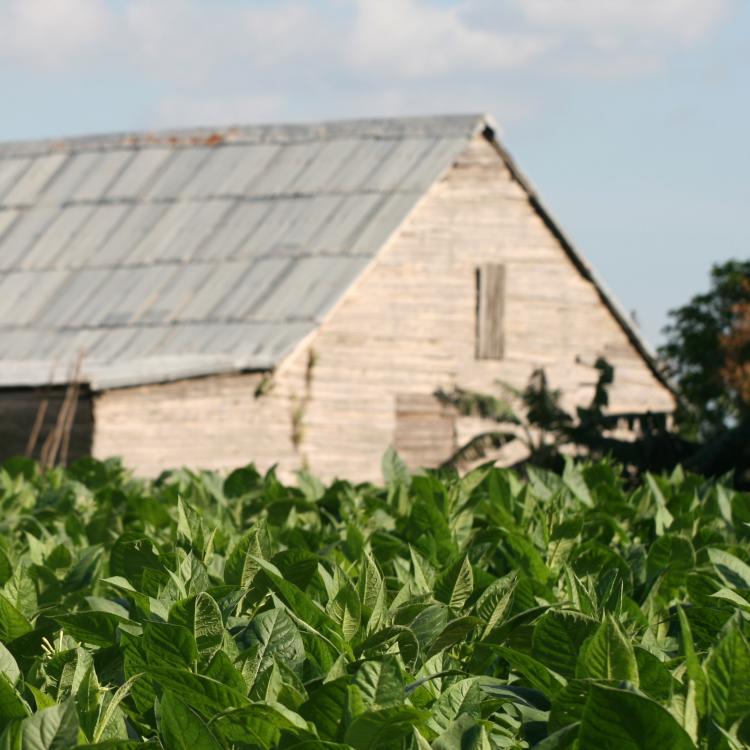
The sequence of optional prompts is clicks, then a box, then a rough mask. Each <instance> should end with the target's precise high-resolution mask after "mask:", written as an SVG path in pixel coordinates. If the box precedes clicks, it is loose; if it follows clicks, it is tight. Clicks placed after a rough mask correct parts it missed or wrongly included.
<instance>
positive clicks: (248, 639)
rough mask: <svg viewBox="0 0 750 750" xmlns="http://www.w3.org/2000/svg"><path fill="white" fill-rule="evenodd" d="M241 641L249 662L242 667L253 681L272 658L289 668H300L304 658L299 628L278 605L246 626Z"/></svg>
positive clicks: (245, 674) (247, 676) (268, 666)
mask: <svg viewBox="0 0 750 750" xmlns="http://www.w3.org/2000/svg"><path fill="white" fill-rule="evenodd" d="M242 642H243V644H244V645H245V646H246V647H247V652H248V655H249V656H250V658H251V659H252V662H251V663H250V664H248V665H247V666H246V667H244V668H243V675H244V676H245V679H246V680H247V681H248V682H249V683H250V684H252V683H253V682H254V681H255V679H256V677H257V676H258V674H260V673H261V672H264V671H265V670H266V669H269V668H270V667H271V666H272V665H273V661H274V659H275V658H278V659H280V660H281V661H284V662H285V663H286V664H287V665H288V666H289V667H290V668H291V669H299V668H300V667H301V666H302V663H303V661H304V660H305V645H304V643H303V641H302V638H301V636H300V634H299V629H298V628H297V626H296V625H295V623H294V622H293V621H292V619H291V618H290V617H289V615H288V614H287V613H286V610H284V609H282V608H281V607H277V608H275V609H269V610H267V611H265V612H261V613H260V614H259V615H258V616H257V617H255V618H254V619H253V621H252V622H251V623H250V625H249V626H248V628H247V630H246V631H245V633H244V634H243V636H242Z"/></svg>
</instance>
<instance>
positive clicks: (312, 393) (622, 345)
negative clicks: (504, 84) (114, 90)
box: [0, 115, 674, 480]
mask: <svg viewBox="0 0 750 750" xmlns="http://www.w3.org/2000/svg"><path fill="white" fill-rule="evenodd" d="M0 328H1V329H2V335H1V336H0V452H1V453H2V455H3V456H4V457H5V456H8V455H11V454H17V453H23V452H24V451H27V452H35V453H38V451H39V450H42V448H43V447H44V446H45V443H46V445H47V447H49V439H48V436H49V433H50V430H51V429H52V426H53V425H54V424H55V423H56V420H58V418H59V416H60V414H59V412H60V410H61V409H64V410H66V413H65V415H64V419H63V422H65V423H66V424H67V426H68V428H69V429H68V435H69V438H66V440H67V441H68V442H67V444H66V445H65V454H66V455H68V456H70V457H75V456H76V455H81V454H87V453H91V454H93V455H95V456H98V457H107V456H114V455H116V456H120V457H122V458H123V460H124V461H125V462H126V464H127V465H128V466H130V467H132V468H133V469H134V470H135V471H136V472H138V473H139V474H142V475H155V474H157V473H158V472H159V471H161V470H163V469H164V468H167V467H174V466H180V465H188V466H192V467H199V466H200V467H206V468H227V467H234V466H238V465H242V464H245V463H247V462H250V461H254V462H255V463H256V464H257V465H258V466H259V467H261V468H267V467H269V466H271V465H272V464H278V465H279V467H280V470H281V471H283V472H285V473H289V472H292V471H294V470H295V469H297V468H299V467H309V468H310V469H311V470H312V471H314V472H315V473H317V474H318V475H320V476H321V477H324V478H330V477H333V476H336V475H339V476H346V477H348V478H353V479H360V480H369V479H376V478H377V477H378V476H379V474H380V468H379V467H380V459H381V456H382V454H383V452H384V450H385V449H386V448H387V447H388V446H395V447H396V449H397V450H398V451H399V452H400V453H401V454H402V456H403V457H404V458H405V459H406V460H407V462H408V463H409V464H411V465H415V466H416V465H425V466H430V465H435V464H437V463H439V462H440V461H441V460H443V459H444V458H446V457H447V456H448V455H450V453H451V452H452V451H453V450H454V448H455V447H456V445H458V444H459V443H461V442H462V441H463V440H465V439H467V438H468V437H470V436H471V434H472V433H473V432H474V431H476V430H477V429H479V426H478V425H477V424H476V422H475V420H471V419H467V418H464V417H459V416H457V415H456V414H455V413H452V412H451V411H450V410H449V409H447V408H446V407H444V406H443V405H441V404H440V403H439V402H438V401H437V400H436V399H435V397H434V395H433V394H434V392H435V390H436V389H438V388H444V389H445V388H448V389H449V388H452V387H454V386H460V387H463V388H469V389H473V390H479V391H492V390H493V389H494V388H495V387H496V382H497V381H498V380H502V381H505V382H508V383H513V384H516V385H518V386H523V385H524V384H525V383H526V381H527V379H528V377H529V375H530V373H531V372H532V370H533V369H535V368H538V367H544V368H545V371H546V372H547V374H548V376H549V379H550V381H551V382H552V384H553V385H554V386H555V387H557V388H561V389H562V390H563V392H564V393H565V399H566V405H568V406H574V405H576V404H580V403H583V402H585V401H588V400H589V399H590V396H591V393H592V388H593V385H594V382H595V379H596V378H595V373H594V370H593V364H594V362H595V360H596V359H597V357H599V356H604V357H606V358H607V359H608V360H609V362H610V363H612V364H613V365H614V366H615V372H616V376H615V382H614V385H613V387H612V390H611V394H610V395H611V408H612V409H613V410H616V411H620V410H625V411H631V410H647V409H648V410H653V411H662V412H663V411H671V410H672V409H673V407H674V397H673V394H672V393H671V391H670V389H669V388H668V385H667V384H666V383H665V382H664V381H663V379H662V378H661V376H660V373H659V369H658V367H657V363H656V362H655V360H654V357H653V355H652V354H651V352H650V350H649V348H648V346H647V345H646V343H645V342H644V341H643V340H642V338H641V336H640V335H639V332H638V331H637V329H636V328H635V327H634V326H633V324H632V322H631V321H630V319H629V318H628V316H627V315H626V314H624V313H623V312H622V310H621V309H620V308H619V307H618V305H617V303H616V302H615V300H614V299H613V298H612V296H611V295H610V294H609V293H608V292H607V290H606V288H605V287H604V286H603V284H602V283H601V281H600V280H598V278H597V277H596V275H595V273H594V271H593V270H592V268H591V267H590V266H589V265H588V263H587V262H586V261H585V259H584V258H583V257H582V256H581V255H580V254H579V253H578V252H577V251H576V249H575V248H574V246H573V244H572V243H571V242H570V240H569V239H568V238H567V237H566V236H565V235H564V234H563V232H562V230H561V229H560V227H559V226H558V224H557V223H556V222H555V220H554V219H553V218H552V216H551V214H550V213H549V211H548V210H547V208H546V207H545V205H544V204H543V202H542V200H541V198H540V197H539V195H538V194H537V192H536V191H535V190H534V188H533V187H532V186H531V184H530V183H529V181H528V180H527V178H526V177H525V176H524V175H523V174H522V172H521V171H520V170H519V168H518V167H517V166H516V164H515V163H514V161H513V160H512V158H511V157H510V155H509V154H508V152H507V151H506V149H505V148H504V147H503V145H502V144H501V143H500V141H499V140H498V137H497V129H496V127H495V125H494V124H493V122H492V120H491V119H490V118H489V117H487V116H480V115H477V116H447V117H430V118H408V119H384V120H367V121H351V122H334V123H322V124H310V125H284V126H276V125H270V126H257V127H237V128H228V129H224V130H191V131H177V132H163V133H148V134H136V135H132V134H131V135H113V136H101V137H84V138H74V139H66V140H52V141H36V142H24V143H10V144H4V145H1V146H0ZM72 381H75V382H76V383H77V384H79V385H77V387H76V389H75V398H73V399H71V398H67V397H66V394H70V392H71V389H70V388H66V386H67V385H68V384H69V383H71V382H72Z"/></svg>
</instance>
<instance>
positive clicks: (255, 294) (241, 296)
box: [211, 257, 293, 320]
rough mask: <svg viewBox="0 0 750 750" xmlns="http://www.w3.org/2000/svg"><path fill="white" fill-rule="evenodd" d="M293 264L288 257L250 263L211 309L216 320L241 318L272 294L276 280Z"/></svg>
mask: <svg viewBox="0 0 750 750" xmlns="http://www.w3.org/2000/svg"><path fill="white" fill-rule="evenodd" d="M292 264H293V261H291V260H290V259H289V258H284V257H278V258H262V259H260V260H258V261H256V262H255V263H253V264H251V266H250V268H249V269H248V271H247V273H246V274H245V275H244V276H242V278H241V279H240V280H239V282H238V283H237V284H235V285H234V287H233V289H232V290H231V291H230V292H229V293H228V294H227V296H226V297H225V298H224V299H223V300H222V301H221V302H220V304H219V305H218V306H217V307H215V308H214V309H213V310H212V311H211V317H212V318H214V319H216V320H243V319H246V318H248V317H249V314H250V312H251V311H252V310H253V308H254V307H255V306H256V305H259V304H261V303H262V302H263V300H264V299H265V298H266V297H269V296H273V294H274V293H275V290H276V285H277V283H278V280H279V279H280V278H282V277H283V275H284V273H286V271H287V270H288V269H289V267H290V266H291V265H292Z"/></svg>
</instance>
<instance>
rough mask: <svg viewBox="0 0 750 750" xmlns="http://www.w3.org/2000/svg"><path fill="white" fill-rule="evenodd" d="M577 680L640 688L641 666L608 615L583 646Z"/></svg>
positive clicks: (625, 639)
mask: <svg viewBox="0 0 750 750" xmlns="http://www.w3.org/2000/svg"><path fill="white" fill-rule="evenodd" d="M576 677H578V678H586V677H588V678H593V679H598V680H618V681H627V682H631V683H632V684H633V685H635V686H636V687H637V686H638V663H637V662H636V660H635V652H634V651H633V646H632V644H631V643H630V640H629V639H628V638H627V636H626V635H625V634H624V633H623V632H622V630H621V629H620V627H619V626H618V624H617V623H616V622H615V620H614V618H613V617H612V616H611V615H607V616H606V617H605V619H604V621H603V622H602V624H601V625H600V626H599V627H598V628H597V630H596V632H595V633H594V634H593V635H592V636H590V637H589V638H588V639H587V640H586V641H585V642H584V643H583V646H582V648H581V654H580V656H579V657H578V662H577V664H576Z"/></svg>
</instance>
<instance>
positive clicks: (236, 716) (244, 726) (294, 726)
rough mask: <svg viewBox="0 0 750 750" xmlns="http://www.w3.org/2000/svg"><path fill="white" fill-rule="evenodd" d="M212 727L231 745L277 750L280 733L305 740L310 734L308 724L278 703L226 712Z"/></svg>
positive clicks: (255, 704) (254, 704) (257, 704)
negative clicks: (231, 743) (249, 745)
mask: <svg viewBox="0 0 750 750" xmlns="http://www.w3.org/2000/svg"><path fill="white" fill-rule="evenodd" d="M215 726H216V727H217V729H218V730H219V731H220V732H221V734H222V736H223V737H226V738H227V739H228V740H230V741H231V742H239V743H242V744H243V746H244V745H245V744H246V743H248V741H250V744H252V745H255V746H258V747H262V748H271V747H276V746H277V745H278V743H279V737H280V735H281V733H282V732H286V733H288V734H290V735H292V736H300V737H305V736H307V735H308V734H309V728H308V726H307V723H306V722H305V721H304V719H302V717H301V716H299V715H298V714H296V713H294V711H290V710H289V709H287V708H285V707H284V706H282V705H281V704H278V703H277V704H273V705H267V704H260V703H253V704H252V705H249V706H244V707H242V708H238V709H234V710H232V711H227V712H225V713H223V714H222V715H221V716H219V717H217V719H216V720H215Z"/></svg>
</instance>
